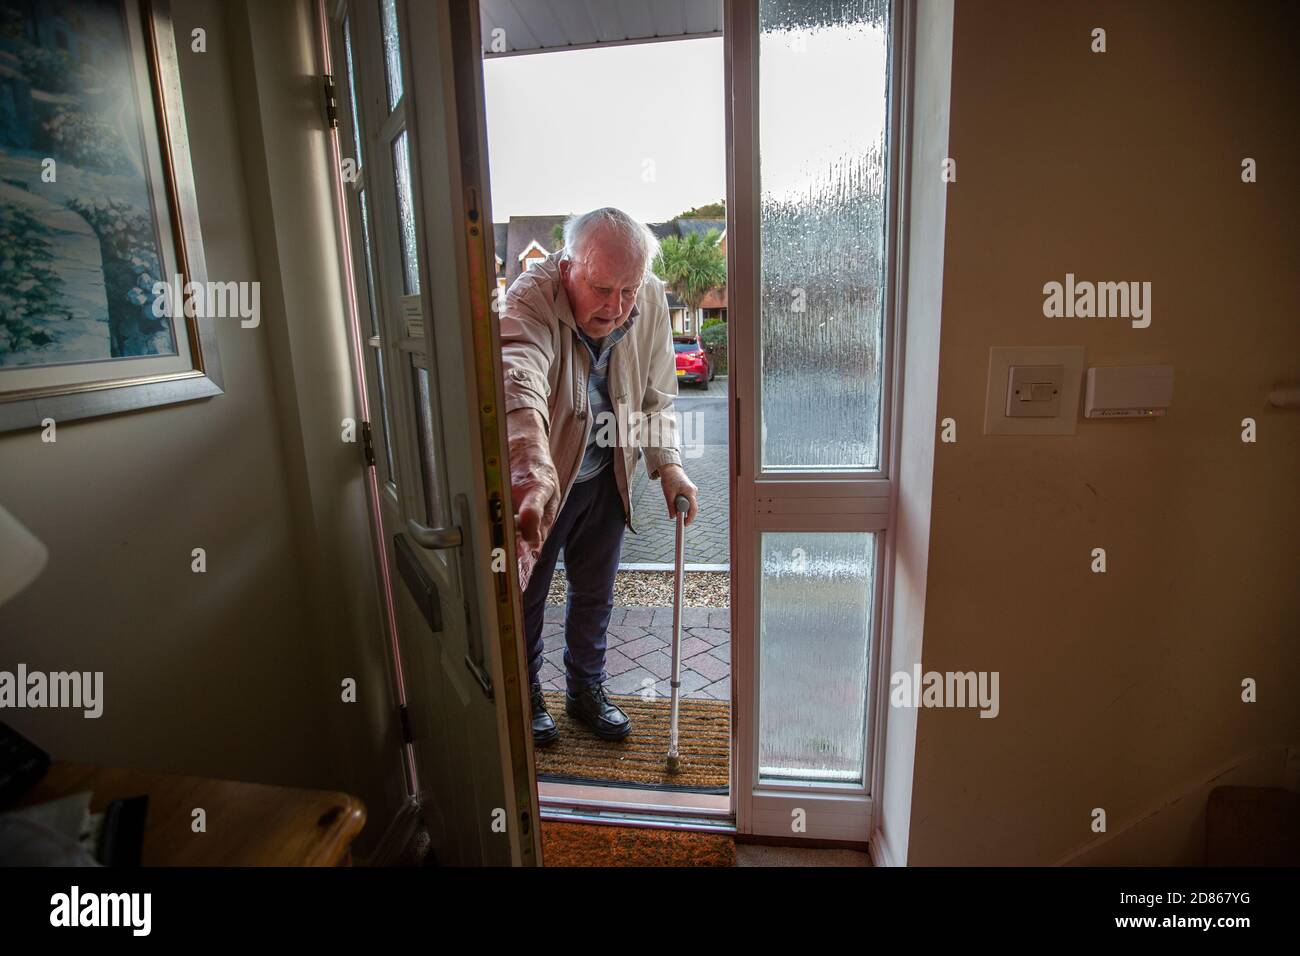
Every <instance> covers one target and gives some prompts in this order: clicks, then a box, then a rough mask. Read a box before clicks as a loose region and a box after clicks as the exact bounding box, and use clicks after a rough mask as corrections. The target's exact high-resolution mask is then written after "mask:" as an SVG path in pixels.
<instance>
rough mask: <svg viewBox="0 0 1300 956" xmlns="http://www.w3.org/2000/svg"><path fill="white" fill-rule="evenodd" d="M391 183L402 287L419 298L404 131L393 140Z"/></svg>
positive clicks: (413, 210) (409, 159) (409, 173)
mask: <svg viewBox="0 0 1300 956" xmlns="http://www.w3.org/2000/svg"><path fill="white" fill-rule="evenodd" d="M393 181H394V183H395V185H396V186H397V222H398V226H399V227H400V228H401V230H402V284H403V286H404V288H405V289H406V294H407V295H419V294H420V263H419V262H418V261H417V259H416V256H415V201H414V200H413V199H412V198H411V156H410V150H409V149H407V146H406V130H402V131H401V133H399V134H398V135H397V138H396V139H395V140H393Z"/></svg>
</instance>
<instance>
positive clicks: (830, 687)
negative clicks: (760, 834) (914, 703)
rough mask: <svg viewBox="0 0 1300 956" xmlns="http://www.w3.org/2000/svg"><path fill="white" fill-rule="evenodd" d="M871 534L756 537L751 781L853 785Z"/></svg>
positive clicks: (862, 725) (858, 769)
mask: <svg viewBox="0 0 1300 956" xmlns="http://www.w3.org/2000/svg"><path fill="white" fill-rule="evenodd" d="M875 538H876V536H875V534H873V533H871V532H866V531H851V532H812V531H794V532H786V531H782V532H771V531H767V532H763V535H762V544H761V550H762V562H763V563H762V579H761V582H760V585H759V588H760V590H759V625H758V626H759V638H758V654H759V670H758V733H759V737H758V778H759V782H760V783H779V782H786V781H791V780H798V781H805V782H809V783H821V784H824V783H862V782H863V777H864V767H865V763H866V733H867V729H866V728H867V724H866V718H867V677H868V673H867V672H868V669H869V663H870V661H869V657H868V652H869V648H870V639H869V638H870V634H871V604H872V594H873V589H874V579H875V571H876V568H875V564H876V560H875V554H876V542H875Z"/></svg>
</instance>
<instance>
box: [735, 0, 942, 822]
mask: <svg viewBox="0 0 1300 956" xmlns="http://www.w3.org/2000/svg"><path fill="white" fill-rule="evenodd" d="M907 9H909V4H908V3H907V2H906V0H893V2H891V0H852V2H848V3H846V2H843V0H808V2H805V3H797V4H792V3H789V2H786V0H729V2H728V3H727V5H726V16H727V20H726V25H725V29H724V37H725V43H726V64H727V69H726V76H727V85H728V97H727V101H728V104H729V124H728V127H729V128H728V132H729V136H728V166H729V169H728V197H727V199H728V202H727V214H728V219H729V222H728V233H727V235H728V276H729V281H728V297H729V301H728V308H729V322H728V326H729V329H730V335H731V361H730V364H729V374H730V376H731V378H730V384H731V388H730V392H731V396H732V401H733V403H734V404H733V408H732V415H733V418H732V421H733V432H732V434H733V435H734V443H735V458H734V465H735V475H734V478H733V492H732V502H733V508H732V515H733V521H734V528H733V537H732V555H733V560H732V574H733V579H732V594H733V607H734V610H733V614H734V621H733V627H734V634H735V638H734V639H733V642H732V645H733V646H732V655H733V666H734V669H735V670H734V674H733V681H734V686H735V688H736V692H735V693H736V713H737V752H736V754H735V771H734V772H735V790H736V811H737V828H738V830H739V831H740V832H742V833H755V834H763V835H770V836H781V837H787V838H795V839H798V838H821V839H835V840H849V841H858V842H866V841H867V840H868V839H869V837H870V833H871V823H872V820H871V801H872V793H873V778H874V776H875V766H876V758H877V754H876V753H875V752H874V751H873V747H872V741H873V737H874V731H875V728H876V726H877V725H878V719H877V715H878V714H879V712H880V708H881V706H882V701H883V690H884V689H885V687H886V685H885V684H884V683H883V682H882V680H881V673H880V672H881V669H882V668H881V658H880V647H881V644H882V642H881V641H880V633H881V629H882V621H883V620H884V608H885V606H886V601H885V595H886V594H887V588H886V581H885V578H886V574H885V569H886V568H887V567H888V565H889V563H890V562H888V560H887V555H888V554H890V553H891V551H892V537H893V536H892V521H893V516H892V511H891V509H892V503H893V497H894V496H893V483H892V482H893V475H894V473H895V472H894V467H895V461H896V456H895V455H894V453H893V452H894V447H895V446H894V435H895V431H896V429H894V428H893V427H891V421H892V418H893V409H894V405H895V402H894V396H895V394H896V392H895V385H896V378H897V376H896V371H897V362H896V358H897V343H898V341H899V336H898V335H897V334H896V330H897V323H896V321H895V314H896V311H897V303H896V300H895V294H894V290H895V281H894V276H895V275H896V270H897V268H898V264H897V259H896V256H895V254H894V250H895V248H896V244H895V240H896V235H897V233H898V215H897V208H898V204H897V202H896V196H897V195H898V181H897V171H898V168H899V164H898V162H897V154H898V145H899V143H900V142H901V135H900V121H901V117H902V115H903V109H902V108H901V105H900V104H902V103H903V102H904V96H903V87H902V85H901V77H902V76H903V75H904V72H905V71H903V70H902V69H901V65H900V64H901V63H902V57H901V51H902V50H903V49H904V44H903V37H904V36H905V33H906V31H905V30H904V23H903V21H904V16H903V14H904V13H905V11H906V10H907ZM936 175H937V172H936Z"/></svg>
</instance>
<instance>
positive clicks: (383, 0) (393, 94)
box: [379, 0, 402, 113]
mask: <svg viewBox="0 0 1300 956" xmlns="http://www.w3.org/2000/svg"><path fill="white" fill-rule="evenodd" d="M379 8H380V21H381V22H382V23H383V26H384V72H385V73H387V74H388V111H389V112H390V113H391V112H392V111H393V110H395V109H396V108H397V103H398V101H399V100H400V99H401V98H402V45H401V42H400V38H399V36H398V33H397V0H380V4H379Z"/></svg>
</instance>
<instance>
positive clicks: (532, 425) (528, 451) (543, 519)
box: [506, 408, 560, 590]
mask: <svg viewBox="0 0 1300 956" xmlns="http://www.w3.org/2000/svg"><path fill="white" fill-rule="evenodd" d="M506 428H507V430H508V432H509V445H510V497H511V500H512V503H513V505H514V510H515V554H516V557H517V558H518V561H519V586H520V588H521V589H524V590H526V589H527V587H528V576H529V575H530V574H531V573H532V569H533V565H534V564H535V563H536V562H537V556H538V555H539V554H540V553H541V550H542V544H543V543H544V542H545V541H546V536H547V535H548V534H550V531H551V525H553V524H554V523H555V516H556V513H557V512H558V511H559V508H560V482H559V478H558V477H557V476H556V474H555V465H554V463H553V462H552V461H551V450H550V447H549V446H548V444H547V442H546V430H545V428H544V427H543V426H542V418H541V415H539V414H538V413H537V412H536V411H535V410H533V409H531V408H517V409H515V410H514V411H513V412H511V413H510V414H509V415H507V416H506Z"/></svg>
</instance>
